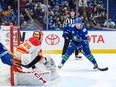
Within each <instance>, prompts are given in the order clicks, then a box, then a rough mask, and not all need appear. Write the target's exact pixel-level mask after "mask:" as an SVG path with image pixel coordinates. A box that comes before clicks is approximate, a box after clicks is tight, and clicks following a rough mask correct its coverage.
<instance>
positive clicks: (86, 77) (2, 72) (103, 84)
mask: <svg viewBox="0 0 116 87" xmlns="http://www.w3.org/2000/svg"><path fill="white" fill-rule="evenodd" d="M49 55H50V56H51V57H52V58H53V59H54V61H55V63H56V65H57V66H58V65H59V64H60V61H61V55H59V54H49ZM80 55H81V54H80ZM93 55H94V56H95V58H96V60H97V62H98V65H99V67H101V68H102V67H109V70H108V71H104V72H103V71H102V72H101V71H96V70H93V65H92V64H91V63H90V62H89V61H88V60H87V59H86V58H85V57H84V56H83V58H82V59H81V60H75V58H74V55H72V56H71V57H70V59H69V60H68V61H67V62H66V63H65V65H64V66H63V67H62V69H60V70H58V72H59V74H60V78H58V79H56V80H54V81H51V82H48V85H39V86H37V85H35V86H34V87H116V54H93ZM0 66H1V68H0V87H2V86H10V84H9V77H10V76H9V74H8V73H9V71H8V70H9V67H8V66H7V65H3V64H2V63H1V62H0ZM18 87H19V86H18ZM21 87H22V86H21ZM23 87H26V86H23ZM31 87H32V86H31Z"/></svg>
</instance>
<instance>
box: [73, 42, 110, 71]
mask: <svg viewBox="0 0 116 87" xmlns="http://www.w3.org/2000/svg"><path fill="white" fill-rule="evenodd" d="M72 44H73V45H74V46H75V47H76V49H77V50H79V47H77V46H76V45H75V43H74V42H72ZM80 52H81V53H82V54H83V55H84V56H85V57H86V55H85V53H84V52H82V51H81V50H80ZM94 69H98V70H100V71H106V70H108V67H105V68H99V67H98V66H97V67H94Z"/></svg>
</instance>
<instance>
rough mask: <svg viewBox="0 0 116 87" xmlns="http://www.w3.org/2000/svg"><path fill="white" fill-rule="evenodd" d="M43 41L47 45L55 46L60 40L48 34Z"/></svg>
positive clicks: (54, 35)
mask: <svg viewBox="0 0 116 87" xmlns="http://www.w3.org/2000/svg"><path fill="white" fill-rule="evenodd" d="M45 41H46V43H47V44H49V45H56V44H58V43H59V41H60V38H59V37H58V36H57V35H56V34H49V35H48V36H46V38H45Z"/></svg>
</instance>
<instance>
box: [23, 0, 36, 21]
mask: <svg viewBox="0 0 116 87" xmlns="http://www.w3.org/2000/svg"><path fill="white" fill-rule="evenodd" d="M34 8H35V4H34V3H33V2H32V0H29V2H28V3H27V4H26V8H25V13H26V15H27V16H28V18H29V19H30V21H31V22H33V18H32V13H33V12H34Z"/></svg>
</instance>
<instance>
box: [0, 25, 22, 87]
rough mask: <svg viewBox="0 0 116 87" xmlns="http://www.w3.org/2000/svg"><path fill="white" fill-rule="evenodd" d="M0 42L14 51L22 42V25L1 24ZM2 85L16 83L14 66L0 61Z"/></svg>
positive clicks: (0, 81) (0, 83) (0, 82)
mask: <svg viewBox="0 0 116 87" xmlns="http://www.w3.org/2000/svg"><path fill="white" fill-rule="evenodd" d="M0 42H1V43H2V44H4V46H5V47H6V49H8V50H9V51H11V52H14V49H15V48H16V47H17V46H18V45H19V44H20V27H18V26H1V29H0ZM0 66H1V69H0V85H1V86H8V85H12V86H13V85H14V72H13V67H10V66H8V65H5V64H3V63H2V62H0Z"/></svg>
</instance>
